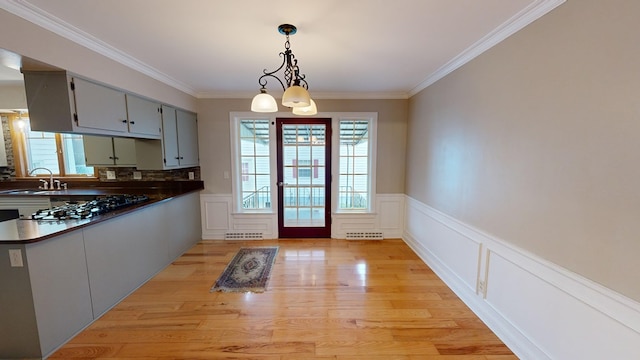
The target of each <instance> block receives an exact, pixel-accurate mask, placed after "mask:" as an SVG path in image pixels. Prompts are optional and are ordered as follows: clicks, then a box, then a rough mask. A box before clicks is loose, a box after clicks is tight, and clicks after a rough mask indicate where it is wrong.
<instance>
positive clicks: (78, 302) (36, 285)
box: [26, 230, 94, 355]
mask: <svg viewBox="0 0 640 360" xmlns="http://www.w3.org/2000/svg"><path fill="white" fill-rule="evenodd" d="M82 241H83V240H82V231H80V230H78V231H73V232H71V233H68V234H64V235H61V236H58V237H56V238H54V239H51V240H48V241H41V242H38V243H34V244H30V245H28V246H27V248H26V257H27V263H28V264H29V279H30V280H31V289H32V292H33V305H34V309H35V315H36V322H37V324H38V336H39V339H40V348H41V349H42V354H43V355H44V354H48V353H50V352H52V351H54V350H55V349H56V348H58V347H59V346H60V345H61V344H64V343H65V342H66V341H67V340H68V339H69V338H71V337H72V336H73V335H75V334H76V333H77V332H78V330H80V329H82V328H84V327H85V326H87V325H88V324H90V323H91V322H92V321H93V319H94V317H93V312H92V310H91V293H90V291H89V281H88V278H87V263H86V260H85V253H84V247H83V244H82Z"/></svg>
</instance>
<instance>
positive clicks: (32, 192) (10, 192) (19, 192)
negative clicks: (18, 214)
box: [0, 189, 43, 195]
mask: <svg viewBox="0 0 640 360" xmlns="http://www.w3.org/2000/svg"><path fill="white" fill-rule="evenodd" d="M41 192H43V191H42V190H40V189H20V190H6V191H2V192H1V193H0V194H4V195H39V194H40V193H41Z"/></svg>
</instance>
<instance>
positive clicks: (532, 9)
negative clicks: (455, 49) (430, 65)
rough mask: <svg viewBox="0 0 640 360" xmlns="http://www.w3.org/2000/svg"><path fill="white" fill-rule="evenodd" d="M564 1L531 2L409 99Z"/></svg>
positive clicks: (425, 81)
mask: <svg viewBox="0 0 640 360" xmlns="http://www.w3.org/2000/svg"><path fill="white" fill-rule="evenodd" d="M565 1H566V0H536V1H534V2H532V3H531V4H530V5H529V6H528V7H527V8H525V9H523V10H522V11H520V12H519V13H517V14H516V15H514V16H513V17H511V18H510V19H509V20H507V21H506V22H504V23H503V24H502V25H500V26H498V27H497V28H495V29H494V30H493V31H491V32H490V33H489V34H487V35H485V36H484V37H482V39H480V40H478V41H476V42H475V43H474V44H473V45H471V46H470V47H468V48H467V49H465V50H464V51H463V52H461V53H460V54H458V55H457V56H456V57H454V58H453V59H451V60H449V61H448V62H447V63H446V64H444V65H443V66H441V67H440V68H439V69H438V70H436V71H435V72H434V73H432V74H431V75H429V76H428V77H427V78H426V79H424V80H423V81H422V82H421V83H420V84H418V85H417V86H416V87H415V88H413V89H412V90H411V91H409V97H411V96H413V95H415V94H417V93H418V92H420V91H422V90H423V89H425V88H427V87H428V86H429V85H432V84H433V83H435V82H436V81H438V80H440V79H442V78H443V77H445V76H447V75H448V74H449V73H451V72H453V71H454V70H456V69H458V68H459V67H461V66H462V65H464V64H466V63H468V62H469V61H471V60H473V59H474V58H475V57H477V56H478V55H480V54H482V53H483V52H485V51H487V50H489V49H490V48H492V47H493V46H495V45H497V44H498V43H500V42H501V41H502V40H504V39H506V38H508V37H509V36H511V35H513V34H515V33H516V32H518V31H520V30H521V29H523V28H524V27H525V26H527V25H529V24H531V23H532V22H534V21H535V20H537V19H539V18H541V17H542V16H544V15H546V14H547V13H548V12H550V11H551V10H553V9H555V8H556V7H558V6H560V5H561V4H563V3H564V2H565Z"/></svg>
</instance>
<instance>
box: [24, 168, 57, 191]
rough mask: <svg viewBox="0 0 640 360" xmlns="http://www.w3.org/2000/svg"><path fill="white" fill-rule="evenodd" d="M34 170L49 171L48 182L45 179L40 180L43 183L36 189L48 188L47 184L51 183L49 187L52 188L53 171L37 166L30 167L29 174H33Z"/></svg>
mask: <svg viewBox="0 0 640 360" xmlns="http://www.w3.org/2000/svg"><path fill="white" fill-rule="evenodd" d="M36 170H46V171H48V172H49V182H47V181H46V180H40V181H42V182H43V183H44V185H43V186H39V187H38V189H45V190H47V189H49V185H51V188H52V189H53V171H51V170H49V169H47V168H45V167H37V168H35V169H31V171H29V176H32V175H33V172H34V171H36Z"/></svg>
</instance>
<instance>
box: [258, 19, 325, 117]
mask: <svg viewBox="0 0 640 360" xmlns="http://www.w3.org/2000/svg"><path fill="white" fill-rule="evenodd" d="M278 32H279V33H280V34H282V35H285V36H286V41H285V43H284V51H283V52H280V56H281V57H282V64H281V65H280V67H278V68H277V69H275V70H273V71H268V70H267V69H264V70H263V75H261V76H260V77H259V78H258V84H259V85H260V93H259V94H258V95H256V96H255V97H254V98H253V101H252V102H251V111H254V112H276V111H278V104H277V103H276V101H275V99H274V98H273V96H271V95H269V94H268V93H267V89H266V86H267V80H268V79H270V78H272V79H275V80H277V81H278V83H280V86H282V90H284V94H283V95H282V105H284V106H287V107H291V108H293V110H294V111H293V113H294V114H296V115H315V114H316V113H317V108H316V106H315V102H314V101H313V100H311V96H310V95H309V91H308V88H309V84H308V83H307V81H306V80H305V75H304V74H300V68H299V67H298V59H296V56H295V55H294V54H293V51H292V50H291V43H290V42H289V35H294V34H295V33H296V32H298V29H297V28H296V27H295V26H294V25H291V24H282V25H280V26H278ZM281 70H282V72H283V79H280V78H279V77H278V76H276V74H277V73H278V72H280V71H281Z"/></svg>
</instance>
